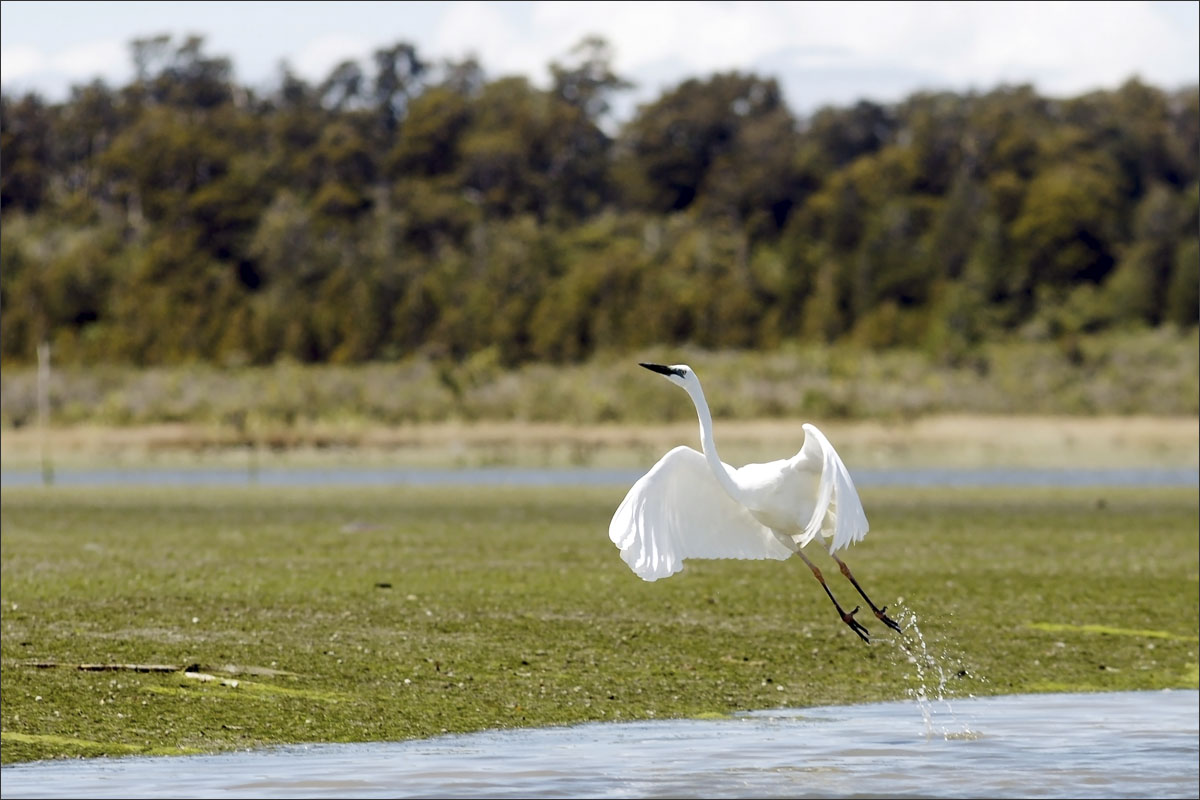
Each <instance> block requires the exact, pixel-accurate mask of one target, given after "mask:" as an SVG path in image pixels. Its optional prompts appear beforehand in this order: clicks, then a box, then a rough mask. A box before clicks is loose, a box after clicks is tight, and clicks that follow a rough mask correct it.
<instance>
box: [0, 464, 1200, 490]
mask: <svg viewBox="0 0 1200 800" xmlns="http://www.w3.org/2000/svg"><path fill="white" fill-rule="evenodd" d="M642 472H643V471H642V470H630V469H596V468H576V469H526V468H516V467H490V468H466V469H427V468H370V469H355V468H350V467H345V468H335V469H329V468H325V469H316V468H314V469H302V468H295V469H257V470H250V469H230V468H196V469H187V468H170V469H79V470H69V469H63V470H55V471H54V473H53V475H52V476H51V477H50V479H49V482H50V483H52V484H53V485H55V486H255V485H257V486H275V487H285V486H294V487H310V486H629V485H631V484H632V483H633V482H634V481H636V480H637V479H638V478H640V477H641V475H642ZM46 481H47V478H46V476H43V474H42V473H41V472H40V471H38V470H4V471H0V485H3V486H6V487H13V486H40V485H42V484H43V483H45V482H46ZM854 482H855V483H856V484H857V485H858V486H860V487H871V486H912V487H948V488H955V487H961V488H966V487H988V486H994V487H1002V486H1018V487H1019V486H1056V487H1088V486H1096V487H1104V486H1110V487H1120V486H1132V487H1137V486H1146V487H1151V486H1161V487H1200V470H1197V469H1194V468H1189V467H1172V468H1138V469H1028V468H993V469H942V468H935V469H930V468H922V469H889V470H870V469H866V470H855V472H854Z"/></svg>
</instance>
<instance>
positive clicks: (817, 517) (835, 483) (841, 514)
mask: <svg viewBox="0 0 1200 800" xmlns="http://www.w3.org/2000/svg"><path fill="white" fill-rule="evenodd" d="M804 433H805V436H804V447H802V448H801V449H800V455H801V457H802V458H803V459H804V460H806V461H807V462H808V463H809V464H810V465H811V468H819V469H820V472H821V480H820V484H819V486H818V488H817V504H816V507H815V508H814V509H813V513H812V517H811V518H810V519H809V521H808V524H807V525H806V526H805V528H804V535H803V537H802V538H801V539H800V540H799V541H797V544H799V545H800V546H801V547H803V546H804V545H806V544H808V543H809V542H810V541H812V538H813V537H814V536H815V535H817V534H818V533H820V534H821V536H822V537H823V538H825V539H832V540H833V541H832V543H831V544H830V547H829V549H830V552H832V551H834V550H841V549H842V548H843V547H846V546H848V545H850V544H853V543H854V542H860V541H862V539H863V537H864V536H866V535H867V530H868V529H869V527H870V526H869V525H868V524H867V515H866V513H865V512H864V511H863V507H862V501H861V500H859V497H858V490H857V489H855V488H854V481H853V480H851V478H850V471H849V470H847V469H846V465H845V464H844V463H843V462H842V459H841V456H839V455H838V454H837V451H836V450H834V449H833V445H832V444H830V443H829V440H828V439H826V438H825V434H823V433H821V431H819V430H817V427H816V426H815V425H810V424H808V423H805V425H804Z"/></svg>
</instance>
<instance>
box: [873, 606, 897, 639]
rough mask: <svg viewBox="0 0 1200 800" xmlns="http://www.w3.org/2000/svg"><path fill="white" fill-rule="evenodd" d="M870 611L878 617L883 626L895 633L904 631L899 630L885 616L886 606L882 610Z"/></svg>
mask: <svg viewBox="0 0 1200 800" xmlns="http://www.w3.org/2000/svg"><path fill="white" fill-rule="evenodd" d="M872 611H874V612H875V616H877V617H879V621H880V622H882V623H883V624H884V625H887V626H888V627H889V628H891V629H892V630H894V631H895V632H896V633H904V631H902V630H900V626H899V625H897V624H896V621H895V620H894V619H892V618H891V617H889V616H888V615H887V613H886V612H887V606H884V607H883V608H873V609H872Z"/></svg>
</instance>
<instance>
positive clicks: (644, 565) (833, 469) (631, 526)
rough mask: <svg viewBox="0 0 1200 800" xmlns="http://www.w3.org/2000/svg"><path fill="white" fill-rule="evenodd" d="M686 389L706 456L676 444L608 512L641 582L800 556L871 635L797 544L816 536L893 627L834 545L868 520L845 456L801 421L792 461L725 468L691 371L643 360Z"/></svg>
mask: <svg viewBox="0 0 1200 800" xmlns="http://www.w3.org/2000/svg"><path fill="white" fill-rule="evenodd" d="M641 366H643V367H645V368H646V369H648V370H652V371H653V372H657V373H658V374H660V375H662V376H664V377H666V379H667V380H669V381H671V383H673V384H675V385H676V386H681V387H683V389H684V391H686V392H687V393H688V396H690V397H691V398H692V402H693V403H694V404H695V405H696V413H697V415H699V417H700V444H701V448H702V449H703V451H704V452H703V453H698V452H696V451H695V450H693V449H692V448H690V447H683V446H680V447H676V448H675V449H674V450H671V451H670V452H669V453H667V454H666V455H665V456H663V457H662V458H661V459H660V460H659V462H658V463H657V464H655V465H654V466H653V467H651V468H650V471H649V472H647V473H646V474H645V475H643V476H642V477H641V478H639V479H638V481H637V482H636V483H634V485H633V487H632V488H631V489H630V490H629V493H628V494H627V495H625V499H624V500H623V501H621V505H620V506H619V507H618V508H617V511H616V513H615V514H613V518H612V522H611V523H609V526H608V536H609V538H610V539H612V541H613V544H615V545H616V546H617V547H619V548H620V550H621V558H622V559H623V560H624V561H625V563H626V564H628V565H629V567H630V569H632V570H633V571H634V573H636V574H637V575H638V577H640V578H642V579H643V580H647V581H654V580H658V579H659V578H666V577H668V576H670V575H674V574H675V573H676V572H678V571H679V570H681V569H683V560H684V559H685V558H772V559H776V560H779V561H782V560H784V559H786V558H789V557H791V556H792V554H796V555H799V556H800V558H802V559H803V560H804V563H805V564H807V565H808V568H809V569H810V570H812V573H813V575H814V576H815V577H816V579H817V580H818V581H820V583H821V586H822V587H823V588H824V589H825V593H826V594H828V595H829V599H830V600H832V601H833V605H834V607H835V608H836V609H837V612H838V615H839V616H840V617H841V618H842V621H843V622H845V623H846V624H847V625H849V626H850V629H851V630H853V631H854V632H855V633H857V634H858V635H859V636H861V637H862V639H863V641H867V642H869V641H870V637H869V635H868V633H867V629H866V628H865V627H863V626H862V625H861V624H860V623H859V622H858V620H856V619H855V618H854V615H855V614H856V613H857V612H858V610H859V607H858V606H855V607H854V610H853V611H850V612H847V611H845V610H844V609H843V608H842V606H841V605H840V604H839V603H838V601H837V598H835V597H834V596H833V592H832V591H830V589H829V586H828V585H827V584H826V583H825V578H824V576H823V575H822V574H821V570H820V569H818V568H817V566H816V565H815V564H814V563H813V562H812V561H810V560H809V558H808V556H806V555H805V554H804V552H803V550H802V548H803V547H804V546H805V545H807V544H808V543H809V542H811V541H812V540H813V539H814V538H815V537H817V536H820V537H821V539H822V542H823V543H824V544H826V545H827V546H828V549H829V555H830V556H832V557H833V559H834V561H836V562H837V563H838V566H839V567H840V569H841V571H842V574H843V575H845V576H846V577H847V578H848V579H849V580H850V583H852V584H853V585H854V588H855V589H857V590H858V593H859V594H860V595H862V598H863V600H865V601H866V603H867V605H868V606H870V607H871V610H872V611H873V612H874V613H875V616H876V617H878V618H879V619H880V620H881V621H882V622H884V623H885V624H886V625H888V626H889V627H891V628H892V629H894V630H896V631H899V630H900V626H899V625H897V624H896V623H895V622H894V621H893V620H892V619H891V618H889V617H888V615H887V614H886V613H885V612H886V611H887V606H884V607H883V608H877V607H876V606H875V604H874V603H872V602H871V599H870V598H869V597H867V594H866V592H864V591H863V590H862V587H861V586H859V585H858V581H856V580H855V579H854V575H853V574H851V572H850V568H849V567H848V566H846V563H845V562H844V561H842V560H841V559H840V558H838V555H837V551H838V550H841V549H843V548H845V547H847V546H849V545H850V544H853V543H854V542H858V541H861V540H862V538H863V537H864V536H866V534H867V529H868V525H867V517H866V514H865V513H864V512H863V507H862V502H861V501H860V500H859V497H858V491H857V490H856V489H855V488H854V481H852V480H851V478H850V472H849V471H848V470H847V469H846V465H845V464H844V463H842V459H841V457H840V456H838V454H837V451H836V450H834V449H833V445H831V444H830V443H829V440H828V439H826V438H825V435H824V434H823V433H821V432H820V431H819V430H817V428H816V426H815V425H810V424H807V423H806V424H805V425H804V433H805V437H804V446H803V447H801V448H800V452H798V453H796V455H794V456H792V457H791V458H785V459H781V460H779V461H771V462H768V463H766V464H746V465H745V466H743V467H731V466H729V465H728V464H726V463H724V462H723V461H721V459H720V457H719V456H718V455H717V445H716V442H715V441H714V439H713V427H712V413H711V412H710V411H709V410H708V402H707V401H706V400H705V399H704V391H703V390H702V389H701V388H700V380H699V378H697V377H696V373H695V372H694V371H693V370H692V368H691V367H689V366H688V365H686V364H675V365H674V366H669V367H668V366H663V365H661V364H641Z"/></svg>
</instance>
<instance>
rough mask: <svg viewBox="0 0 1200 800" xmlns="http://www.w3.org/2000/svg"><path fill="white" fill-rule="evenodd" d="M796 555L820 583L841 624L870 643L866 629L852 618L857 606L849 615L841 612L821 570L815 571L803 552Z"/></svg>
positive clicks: (813, 565) (814, 566) (814, 567)
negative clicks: (847, 626) (831, 601)
mask: <svg viewBox="0 0 1200 800" xmlns="http://www.w3.org/2000/svg"><path fill="white" fill-rule="evenodd" d="M796 555H798V556H800V557H801V558H803V559H804V563H805V564H808V568H809V569H811V570H812V574H813V576H814V577H816V579H817V580H818V581H820V582H821V588H822V589H824V590H825V594H827V595H829V599H830V600H833V607H834V608H836V609H837V612H838V616H840V617H841V618H842V622H844V623H846V624H847V625H849V626H850V630H852V631H854V632H855V633H857V634H858V635H859V636H860V637H861V638H862V640H863V641H864V642H870V641H871V637H870V636H869V635H868V634H867V629H866V628H864V627H863V626H862V625H860V624H859V622H858V620H856V619H855V618H854V615H855V614H857V613H858V606H855V607H854V610H853V611H851V612H850V613H849V614H847V613H846V612H845V611H843V610H842V607H841V606H840V605H838V601H837V598H835V597H834V596H833V592H831V591H829V587H828V586H826V585H825V576H824V575H822V574H821V570H819V569H817V565H816V564H814V563H813V562H811V561H809V560H808V556H806V555H804V553H803V551H800V550H797V551H796Z"/></svg>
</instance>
